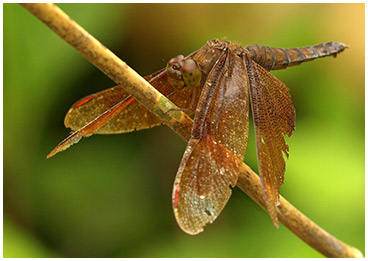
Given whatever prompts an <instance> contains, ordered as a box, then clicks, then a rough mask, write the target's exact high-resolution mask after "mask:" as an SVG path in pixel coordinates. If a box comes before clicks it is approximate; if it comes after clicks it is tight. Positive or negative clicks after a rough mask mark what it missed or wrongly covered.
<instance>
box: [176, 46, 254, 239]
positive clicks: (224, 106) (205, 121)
mask: <svg viewBox="0 0 368 261" xmlns="http://www.w3.org/2000/svg"><path fill="white" fill-rule="evenodd" d="M248 113H249V102H248V85H247V79H246V73H245V68H244V64H243V62H242V60H241V59H240V58H239V57H238V56H236V55H235V54H233V53H232V52H230V51H229V50H227V51H224V52H223V53H222V55H220V56H219V58H218V60H217V62H216V63H215V65H214V66H213V68H212V69H211V71H210V73H209V75H208V77H207V79H206V82H205V83H204V87H203V91H202V93H201V97H200V99H199V103H198V107H197V110H196V115H195V119H194V124H193V130H192V136H191V139H190V141H189V143H188V146H187V148H186V151H185V153H184V156H183V159H182V162H181V164H180V167H179V170H178V173H177V176H176V179H175V182H174V190H173V198H172V200H173V209H174V214H175V218H176V220H177V222H178V224H179V226H180V227H181V229H182V230H184V231H185V232H187V233H188V234H192V235H194V234H198V233H200V232H201V231H202V230H203V227H204V226H205V225H206V224H208V223H212V222H213V221H214V220H215V219H216V218H217V216H218V215H219V214H220V212H221V211H222V209H223V208H224V206H225V204H226V203H227V201H228V199H229V197H230V195H231V188H230V187H234V186H235V184H236V181H237V178H238V175H239V166H240V164H241V163H242V160H241V159H243V157H244V154H245V150H246V146H247V139H248V125H249V119H248ZM230 152H232V153H230ZM235 155H236V156H235Z"/></svg>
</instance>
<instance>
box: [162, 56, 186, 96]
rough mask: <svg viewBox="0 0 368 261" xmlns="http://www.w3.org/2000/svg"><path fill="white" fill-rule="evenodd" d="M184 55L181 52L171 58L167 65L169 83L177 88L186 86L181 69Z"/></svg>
mask: <svg viewBox="0 0 368 261" xmlns="http://www.w3.org/2000/svg"><path fill="white" fill-rule="evenodd" d="M183 60H184V55H182V54H179V55H177V56H175V57H174V58H171V59H170V61H169V62H168V63H167V65H166V73H167V76H168V80H169V83H170V84H171V86H172V87H174V88H175V89H177V90H181V89H182V88H184V80H183V73H182V71H181V67H182V63H183Z"/></svg>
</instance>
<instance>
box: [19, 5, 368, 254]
mask: <svg viewBox="0 0 368 261" xmlns="http://www.w3.org/2000/svg"><path fill="white" fill-rule="evenodd" d="M22 6H23V7H24V8H26V9H27V10H28V11H29V12H31V13H32V14H33V15H35V16H36V17H37V18H38V19H40V20H41V21H42V22H43V23H45V24H46V25H47V26H48V27H49V28H50V29H51V30H53V31H54V32H55V33H56V34H57V35H59V36H60V37H61V38H62V39H63V40H65V41H66V42H68V43H69V44H70V45H71V46H73V47H74V48H75V49H76V50H77V51H78V52H79V53H81V54H82V55H83V56H84V57H85V58H86V59H87V60H88V61H89V62H91V63H92V64H93V65H94V66H96V67H97V68H98V69H99V70H101V71H102V72H103V73H105V74H106V75H107V76H108V77H109V78H111V79H112V80H113V81H114V82H116V83H117V84H119V85H121V86H124V87H125V91H127V92H128V93H130V94H131V95H133V96H134V97H135V98H136V99H137V100H138V101H139V102H141V103H142V104H143V105H144V106H145V107H146V108H147V109H148V110H150V111H151V112H152V113H154V114H155V115H157V116H158V117H159V118H160V119H161V120H162V121H163V122H164V123H165V124H166V125H168V126H169V127H170V128H171V129H172V130H173V131H175V132H176V133H177V134H178V135H179V136H181V137H182V138H183V139H184V140H185V141H188V140H189V138H190V134H191V128H192V124H193V121H192V119H191V118H190V117H189V116H187V115H186V114H185V113H183V112H182V111H180V110H172V109H176V108H177V107H176V106H175V105H174V104H173V103H172V102H171V101H170V100H168V99H167V98H166V97H165V96H163V95H162V94H161V93H160V92H158V91H157V90H156V89H155V88H154V87H152V86H151V85H150V84H149V83H148V82H147V81H145V80H144V79H143V78H142V77H141V76H140V75H139V74H137V73H136V72H135V71H134V70H133V69H131V68H130V67H129V66H128V65H127V64H126V63H124V62H123V61H121V60H120V59H119V58H118V57H117V56H116V55H115V54H113V53H112V52H111V51H110V50H108V49H107V48H106V47H104V46H103V45H102V44H101V43H100V42H99V41H97V40H96V39H95V38H94V37H93V36H91V35H90V34H89V33H88V32H86V31H85V30H84V29H83V28H82V27H81V26H79V25H78V24H77V23H76V22H74V21H73V20H71V19H70V17H69V16H67V15H66V14H65V13H64V12H63V11H62V10H60V9H59V8H58V7H57V6H55V5H53V4H22ZM229 153H230V152H229ZM240 172H241V173H240V175H239V179H238V183H237V186H238V187H239V188H240V189H241V190H243V191H244V192H245V193H246V194H248V195H249V196H250V197H251V198H252V199H253V200H254V201H255V202H257V203H258V204H259V205H260V206H261V207H262V208H264V209H265V201H264V198H263V193H262V187H261V182H260V179H259V176H258V175H257V174H256V173H255V172H254V171H252V170H251V169H250V167H248V166H247V165H246V164H245V163H244V164H243V165H242V166H241V170H240ZM278 218H279V220H280V222H281V223H282V224H284V225H285V226H286V227H287V228H288V229H289V230H291V231H292V232H293V233H294V234H295V235H297V236H298V237H299V238H301V239H302V240H303V241H305V242H306V243H307V244H309V245H310V246H311V247H313V248H314V249H316V250H317V251H319V252H320V253H322V254H323V255H325V256H327V257H363V255H362V253H361V252H360V251H359V250H358V249H356V248H354V247H351V246H349V245H347V244H345V243H343V242H341V241H339V240H338V239H336V238H334V237H333V236H331V235H330V234H328V233H327V232H326V231H324V230H323V229H321V228H320V227H319V226H317V225H316V224H315V223H313V222H312V221H311V220H310V219H308V218H307V217H306V216H304V215H303V214H302V213H301V212H300V211H298V210H297V209H296V208H295V207H294V206H292V205H291V204H290V203H289V202H288V201H287V200H286V199H284V198H283V197H282V196H280V206H278Z"/></svg>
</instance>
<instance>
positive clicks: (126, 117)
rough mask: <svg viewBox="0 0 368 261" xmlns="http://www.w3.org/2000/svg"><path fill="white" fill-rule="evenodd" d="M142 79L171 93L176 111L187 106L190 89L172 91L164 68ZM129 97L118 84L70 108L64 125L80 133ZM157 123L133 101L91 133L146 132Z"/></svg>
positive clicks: (153, 117) (151, 115) (143, 108)
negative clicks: (81, 129) (143, 130)
mask: <svg viewBox="0 0 368 261" xmlns="http://www.w3.org/2000/svg"><path fill="white" fill-rule="evenodd" d="M145 79H146V80H148V81H149V82H150V83H151V84H152V85H153V86H154V87H155V88H156V89H158V90H159V91H160V92H161V93H162V94H164V95H170V94H172V95H171V96H170V97H169V99H170V100H171V101H173V102H174V103H175V104H176V105H177V106H178V107H179V108H188V107H190V102H191V95H192V93H193V89H190V88H186V89H184V90H183V91H181V92H175V90H174V89H173V88H172V87H171V86H170V84H169V83H168V81H167V75H166V72H165V70H164V69H163V70H160V71H158V72H156V73H154V74H153V75H150V76H146V77H145ZM128 96H129V94H128V93H127V92H125V91H124V89H123V87H121V86H119V85H118V86H115V87H113V88H110V89H107V90H104V91H101V92H98V93H95V94H92V95H89V96H87V97H85V98H83V99H81V100H80V101H78V102H76V103H75V104H74V105H73V106H72V107H71V108H70V110H69V111H68V113H67V115H66V116H65V120H64V124H65V126H66V127H68V128H71V129H72V130H73V131H76V130H79V129H80V128H82V127H84V126H85V125H87V124H88V123H89V122H91V121H92V120H94V119H95V118H97V117H98V116H99V115H101V114H103V113H104V112H105V111H107V110H109V109H110V108H111V107H112V106H114V105H116V104H117V103H118V102H120V101H122V100H124V99H125V98H127V97H128ZM189 113H193V112H189ZM160 124H161V121H160V120H159V118H158V117H157V116H155V115H154V114H152V113H151V112H149V111H148V110H147V109H146V108H145V107H144V106H143V105H141V104H140V103H139V102H138V101H137V100H135V99H132V100H131V101H130V103H129V104H128V105H127V107H126V108H124V110H122V111H121V112H120V113H119V114H117V115H116V116H115V117H113V118H112V119H110V120H109V121H107V122H106V124H104V125H103V126H101V127H100V128H99V129H97V130H96V131H95V132H94V133H97V134H117V133H124V132H130V131H134V130H141V129H147V128H151V127H154V126H157V125H160Z"/></svg>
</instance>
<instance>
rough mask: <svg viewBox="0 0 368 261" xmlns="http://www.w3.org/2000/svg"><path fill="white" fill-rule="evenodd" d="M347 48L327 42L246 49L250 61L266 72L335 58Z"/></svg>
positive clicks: (252, 46) (336, 43) (257, 46)
mask: <svg viewBox="0 0 368 261" xmlns="http://www.w3.org/2000/svg"><path fill="white" fill-rule="evenodd" d="M346 48H348V46H347V45H345V44H343V43H339V42H328V43H322V44H318V45H314V46H308V47H302V48H288V49H284V48H272V47H268V46H259V45H251V46H248V47H246V49H247V50H248V51H249V53H250V56H251V58H252V60H254V61H255V62H256V63H258V64H259V65H261V66H262V67H263V68H265V69H266V70H268V71H271V70H280V69H285V68H286V67H289V66H295V65H299V64H301V63H302V62H307V61H311V60H314V59H316V58H320V57H325V56H334V57H335V56H336V55H337V54H338V53H340V52H342V51H343V50H345V49H346Z"/></svg>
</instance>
